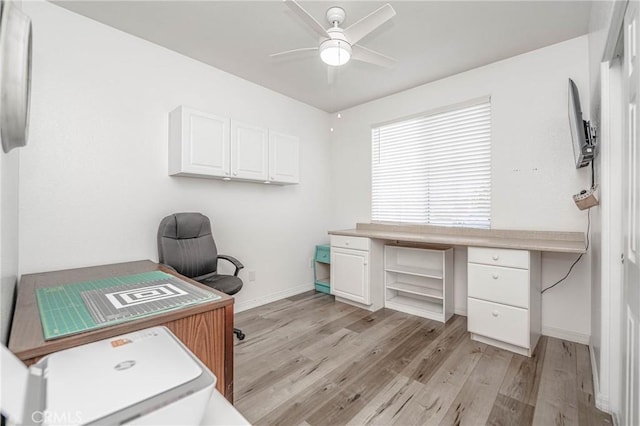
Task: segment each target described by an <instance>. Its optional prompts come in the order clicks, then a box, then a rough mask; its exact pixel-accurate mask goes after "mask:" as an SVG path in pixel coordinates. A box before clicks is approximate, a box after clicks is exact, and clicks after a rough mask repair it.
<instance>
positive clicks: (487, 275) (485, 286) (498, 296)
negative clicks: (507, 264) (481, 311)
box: [467, 263, 529, 309]
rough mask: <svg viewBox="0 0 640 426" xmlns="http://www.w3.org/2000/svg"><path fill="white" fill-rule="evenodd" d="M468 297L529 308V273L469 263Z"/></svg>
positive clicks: (521, 270) (523, 270) (522, 270)
mask: <svg viewBox="0 0 640 426" xmlns="http://www.w3.org/2000/svg"><path fill="white" fill-rule="evenodd" d="M467 274H468V279H467V283H468V296H469V297H474V298H476V299H482V300H487V301H489V302H497V303H504V304H507V305H512V306H518V307H520V308H525V309H526V308H528V307H529V271H527V270H526V269H516V268H504V267H502V266H489V265H479V264H477V263H469V264H468V265H467Z"/></svg>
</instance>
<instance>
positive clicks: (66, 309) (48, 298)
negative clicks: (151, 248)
mask: <svg viewBox="0 0 640 426" xmlns="http://www.w3.org/2000/svg"><path fill="white" fill-rule="evenodd" d="M167 279H176V278H175V277H173V276H172V275H169V274H165V273H164V272H161V271H153V272H145V273H141V274H135V275H126V276H122V277H113V278H106V279H102V280H96V281H85V282H79V283H73V284H64V285H60V286H56V287H48V288H39V289H37V290H36V298H37V300H38V309H39V310H40V320H41V321H42V329H43V331H44V338H45V340H51V339H56V338H58V337H63V336H68V335H71V334H77V333H82V332H83V331H88V330H93V329H96V328H101V327H108V326H111V325H114V324H117V323H121V322H126V321H131V320H132V319H138V318H143V317H147V316H152V315H157V314H159V313H161V312H166V311H170V310H175V309H180V308H183V307H184V306H187V305H181V306H174V307H169V308H161V309H158V310H156V311H154V312H150V313H145V314H140V315H135V316H132V317H128V318H125V319H122V318H121V319H116V320H113V321H108V322H104V323H96V321H94V319H93V317H92V316H91V313H90V312H89V310H88V309H87V307H86V305H85V302H84V300H83V298H82V293H83V292H85V291H88V290H100V289H109V288H112V287H120V286H123V285H131V284H140V283H149V284H151V283H153V282H155V281H161V280H164V281H166V280H167ZM198 290H199V289H198ZM209 294H210V295H211V297H205V298H201V299H200V300H197V301H194V302H192V303H190V305H193V304H199V303H205V302H208V301H210V300H215V299H218V298H219V297H220V296H218V295H216V294H214V293H209Z"/></svg>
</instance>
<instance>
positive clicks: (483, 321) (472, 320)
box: [467, 297, 530, 348]
mask: <svg viewBox="0 0 640 426" xmlns="http://www.w3.org/2000/svg"><path fill="white" fill-rule="evenodd" d="M467 311H468V315H469V316H468V318H467V321H468V327H469V331H470V332H471V333H475V334H479V335H481V336H486V337H490V338H492V339H496V340H500V341H502V342H506V343H511V344H512V345H516V346H520V347H523V348H529V338H530V331H529V311H528V310H526V309H521V308H514V307H512V306H506V305H501V304H499V303H493V302H486V301H484V300H477V299H474V298H471V297H470V298H469V299H468V306H467Z"/></svg>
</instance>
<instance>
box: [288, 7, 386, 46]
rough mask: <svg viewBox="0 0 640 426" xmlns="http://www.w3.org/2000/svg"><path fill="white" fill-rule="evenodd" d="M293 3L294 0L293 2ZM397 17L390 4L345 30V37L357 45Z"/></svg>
mask: <svg viewBox="0 0 640 426" xmlns="http://www.w3.org/2000/svg"><path fill="white" fill-rule="evenodd" d="M292 1H293V0H292ZM394 16H396V11H395V9H394V8H393V7H391V5H390V4H389V3H387V4H385V5H384V6H382V7H381V8H380V9H378V10H375V11H373V12H371V13H370V14H368V15H367V16H365V17H364V18H362V19H360V20H359V21H358V22H356V23H354V24H352V25H351V26H349V28H347V29H345V30H344V33H343V34H344V36H345V37H346V38H347V40H348V41H349V43H350V44H351V45H354V44H356V43H357V42H358V41H360V40H361V39H362V38H363V37H364V36H366V35H367V34H369V33H370V32H372V31H373V30H375V29H376V28H378V27H379V26H380V25H382V24H384V23H385V22H387V21H388V20H389V19H391V18H393V17H394Z"/></svg>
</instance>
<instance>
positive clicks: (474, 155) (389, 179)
mask: <svg viewBox="0 0 640 426" xmlns="http://www.w3.org/2000/svg"><path fill="white" fill-rule="evenodd" d="M371 142H372V179H371V195H372V196H371V202H372V206H371V216H372V217H371V219H372V220H375V221H391V222H410V223H419V224H430V225H440V226H464V227H472V228H489V227H490V225H491V104H490V101H489V99H487V98H485V99H483V100H481V101H475V102H473V103H468V104H466V105H464V106H457V107H453V108H449V109H447V110H445V111H444V112H438V113H431V114H429V113H426V114H422V115H421V116H417V117H412V118H410V119H405V120H403V121H399V122H394V123H390V124H384V125H380V126H378V127H374V128H373V129H372V132H371Z"/></svg>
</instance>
